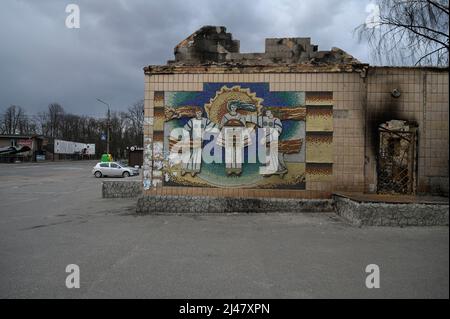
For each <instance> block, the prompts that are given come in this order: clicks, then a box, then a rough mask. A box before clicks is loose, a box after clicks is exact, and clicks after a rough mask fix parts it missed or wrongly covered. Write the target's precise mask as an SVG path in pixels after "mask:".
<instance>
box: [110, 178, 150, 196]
mask: <svg viewBox="0 0 450 319" xmlns="http://www.w3.org/2000/svg"><path fill="white" fill-rule="evenodd" d="M141 194H142V183H141V182H140V181H103V182H102V197H103V198H133V197H138V196H139V195H141Z"/></svg>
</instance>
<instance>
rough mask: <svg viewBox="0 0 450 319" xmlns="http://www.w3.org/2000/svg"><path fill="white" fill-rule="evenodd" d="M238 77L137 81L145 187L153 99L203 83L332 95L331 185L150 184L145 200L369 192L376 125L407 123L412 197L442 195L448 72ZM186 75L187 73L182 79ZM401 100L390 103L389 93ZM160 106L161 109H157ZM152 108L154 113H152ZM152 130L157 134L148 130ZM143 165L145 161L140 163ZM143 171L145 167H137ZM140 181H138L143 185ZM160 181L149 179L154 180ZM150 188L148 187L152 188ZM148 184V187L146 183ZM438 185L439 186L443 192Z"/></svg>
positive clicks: (177, 75)
mask: <svg viewBox="0 0 450 319" xmlns="http://www.w3.org/2000/svg"><path fill="white" fill-rule="evenodd" d="M269 71H270V70H265V71H264V72H265V73H254V72H253V71H252V73H245V68H242V69H235V70H224V69H221V68H219V67H209V68H199V67H192V68H191V69H189V68H188V67H184V68H183V67H179V68H178V69H177V70H175V71H171V72H172V73H171V74H162V73H164V72H161V73H158V74H155V73H153V74H152V73H151V72H150V73H147V74H146V76H145V125H144V135H145V136H144V139H145V140H144V145H145V149H144V158H148V159H150V160H148V161H147V169H148V173H147V176H148V177H149V179H150V180H153V179H152V178H153V176H152V167H151V165H152V164H153V161H152V160H151V159H152V157H153V149H152V143H153V141H154V137H155V138H156V139H157V138H160V137H158V136H157V135H158V134H160V133H158V130H160V129H161V128H160V127H156V126H158V125H159V126H160V124H158V123H157V121H156V118H155V111H156V112H159V111H158V108H160V109H161V108H163V107H164V105H163V102H161V101H159V100H158V99H156V100H155V92H161V91H162V92H171V91H202V90H203V84H204V83H214V82H220V83H246V82H248V83H256V82H258V83H262V82H264V83H269V85H270V91H303V92H315V91H330V92H332V93H333V144H332V148H333V163H332V167H333V168H332V177H331V178H330V179H329V180H326V181H320V180H319V181H309V182H308V183H307V184H306V189H305V190H286V189H248V188H245V189H243V188H199V187H163V186H162V183H158V182H157V183H154V184H153V185H151V187H150V189H149V190H147V191H145V192H146V193H148V194H153V193H155V194H169V195H193V196H194V195H195V196H204V195H209V196H219V197H220V196H237V197H265V196H267V197H269V196H270V197H298V198H326V197H329V196H330V194H331V192H333V191H339V190H341V191H358V192H362V191H369V190H374V189H375V187H376V160H375V151H374V145H373V127H374V125H376V124H377V123H378V122H379V121H381V120H383V121H384V120H385V119H386V121H387V120H390V119H405V120H415V121H417V123H418V124H419V148H418V149H419V156H418V169H419V170H418V190H419V191H431V190H433V189H437V188H439V189H445V187H447V192H448V72H442V71H438V70H433V69H419V68H372V67H371V68H369V70H368V73H367V77H365V76H364V73H363V74H361V73H360V72H342V71H339V72H335V71H333V70H329V71H324V72H305V73H300V72H299V73H276V72H273V73H270V72H269ZM189 72H191V73H189ZM394 88H397V89H399V90H400V92H401V93H402V94H401V96H400V97H399V98H397V99H394V98H393V97H392V96H391V91H392V90H393V89H394ZM161 103H162V104H161ZM155 104H158V105H155ZM155 127H156V128H157V130H155ZM144 165H145V161H144ZM144 169H145V166H144ZM145 176H146V174H145V173H144V178H145ZM158 178H160V177H159V176H155V180H157V179H158ZM153 182H154V181H153ZM153 182H152V183H153ZM445 182H446V183H447V186H445Z"/></svg>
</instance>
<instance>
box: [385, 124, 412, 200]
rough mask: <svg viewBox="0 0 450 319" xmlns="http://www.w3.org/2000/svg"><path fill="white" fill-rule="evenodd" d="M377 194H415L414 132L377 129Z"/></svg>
mask: <svg viewBox="0 0 450 319" xmlns="http://www.w3.org/2000/svg"><path fill="white" fill-rule="evenodd" d="M379 136H380V145H379V154H378V192H379V193H392V194H412V193H415V187H414V177H415V142H416V130H411V131H401V130H389V129H387V128H386V127H383V126H380V127H379Z"/></svg>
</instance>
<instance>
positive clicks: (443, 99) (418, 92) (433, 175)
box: [366, 67, 449, 194]
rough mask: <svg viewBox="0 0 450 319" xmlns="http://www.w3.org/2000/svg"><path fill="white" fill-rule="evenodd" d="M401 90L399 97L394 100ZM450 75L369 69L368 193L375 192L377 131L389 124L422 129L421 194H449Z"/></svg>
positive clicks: (413, 69) (419, 189) (418, 172)
mask: <svg viewBox="0 0 450 319" xmlns="http://www.w3.org/2000/svg"><path fill="white" fill-rule="evenodd" d="M393 89H398V90H399V91H400V93H401V95H400V97H398V98H394V97H393V96H392V95H391V92H392V90H393ZM448 103H449V100H448V71H445V70H439V69H426V68H400V67H398V68H389V67H371V68H370V69H369V72H368V78H367V135H366V152H367V153H366V154H367V158H366V162H367V163H366V190H367V191H369V190H371V189H373V188H374V187H376V159H375V150H376V148H375V146H376V145H374V141H376V139H374V129H373V128H375V127H376V126H377V124H380V123H382V122H383V121H387V120H390V119H399V120H408V121H415V122H417V124H418V161H417V166H418V171H417V179H418V180H417V191H418V192H419V193H421V192H427V193H428V192H431V193H444V194H445V193H446V194H448V147H449V140H448V134H449V131H448V129H449V127H448V123H449V121H448V120H449V118H448V116H449V114H448Z"/></svg>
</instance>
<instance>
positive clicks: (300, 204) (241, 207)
mask: <svg viewBox="0 0 450 319" xmlns="http://www.w3.org/2000/svg"><path fill="white" fill-rule="evenodd" d="M332 211H333V203H332V200H331V199H317V200H301V199H291V198H289V199H286V198H228V197H206V196H202V197H200V196H169V195H168V196H141V197H139V198H138V202H137V207H136V212H137V213H138V214H158V213H164V214H167V213H174V214H180V213H191V214H195V213H202V214H204V213H270V212H292V213H293V212H332Z"/></svg>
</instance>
